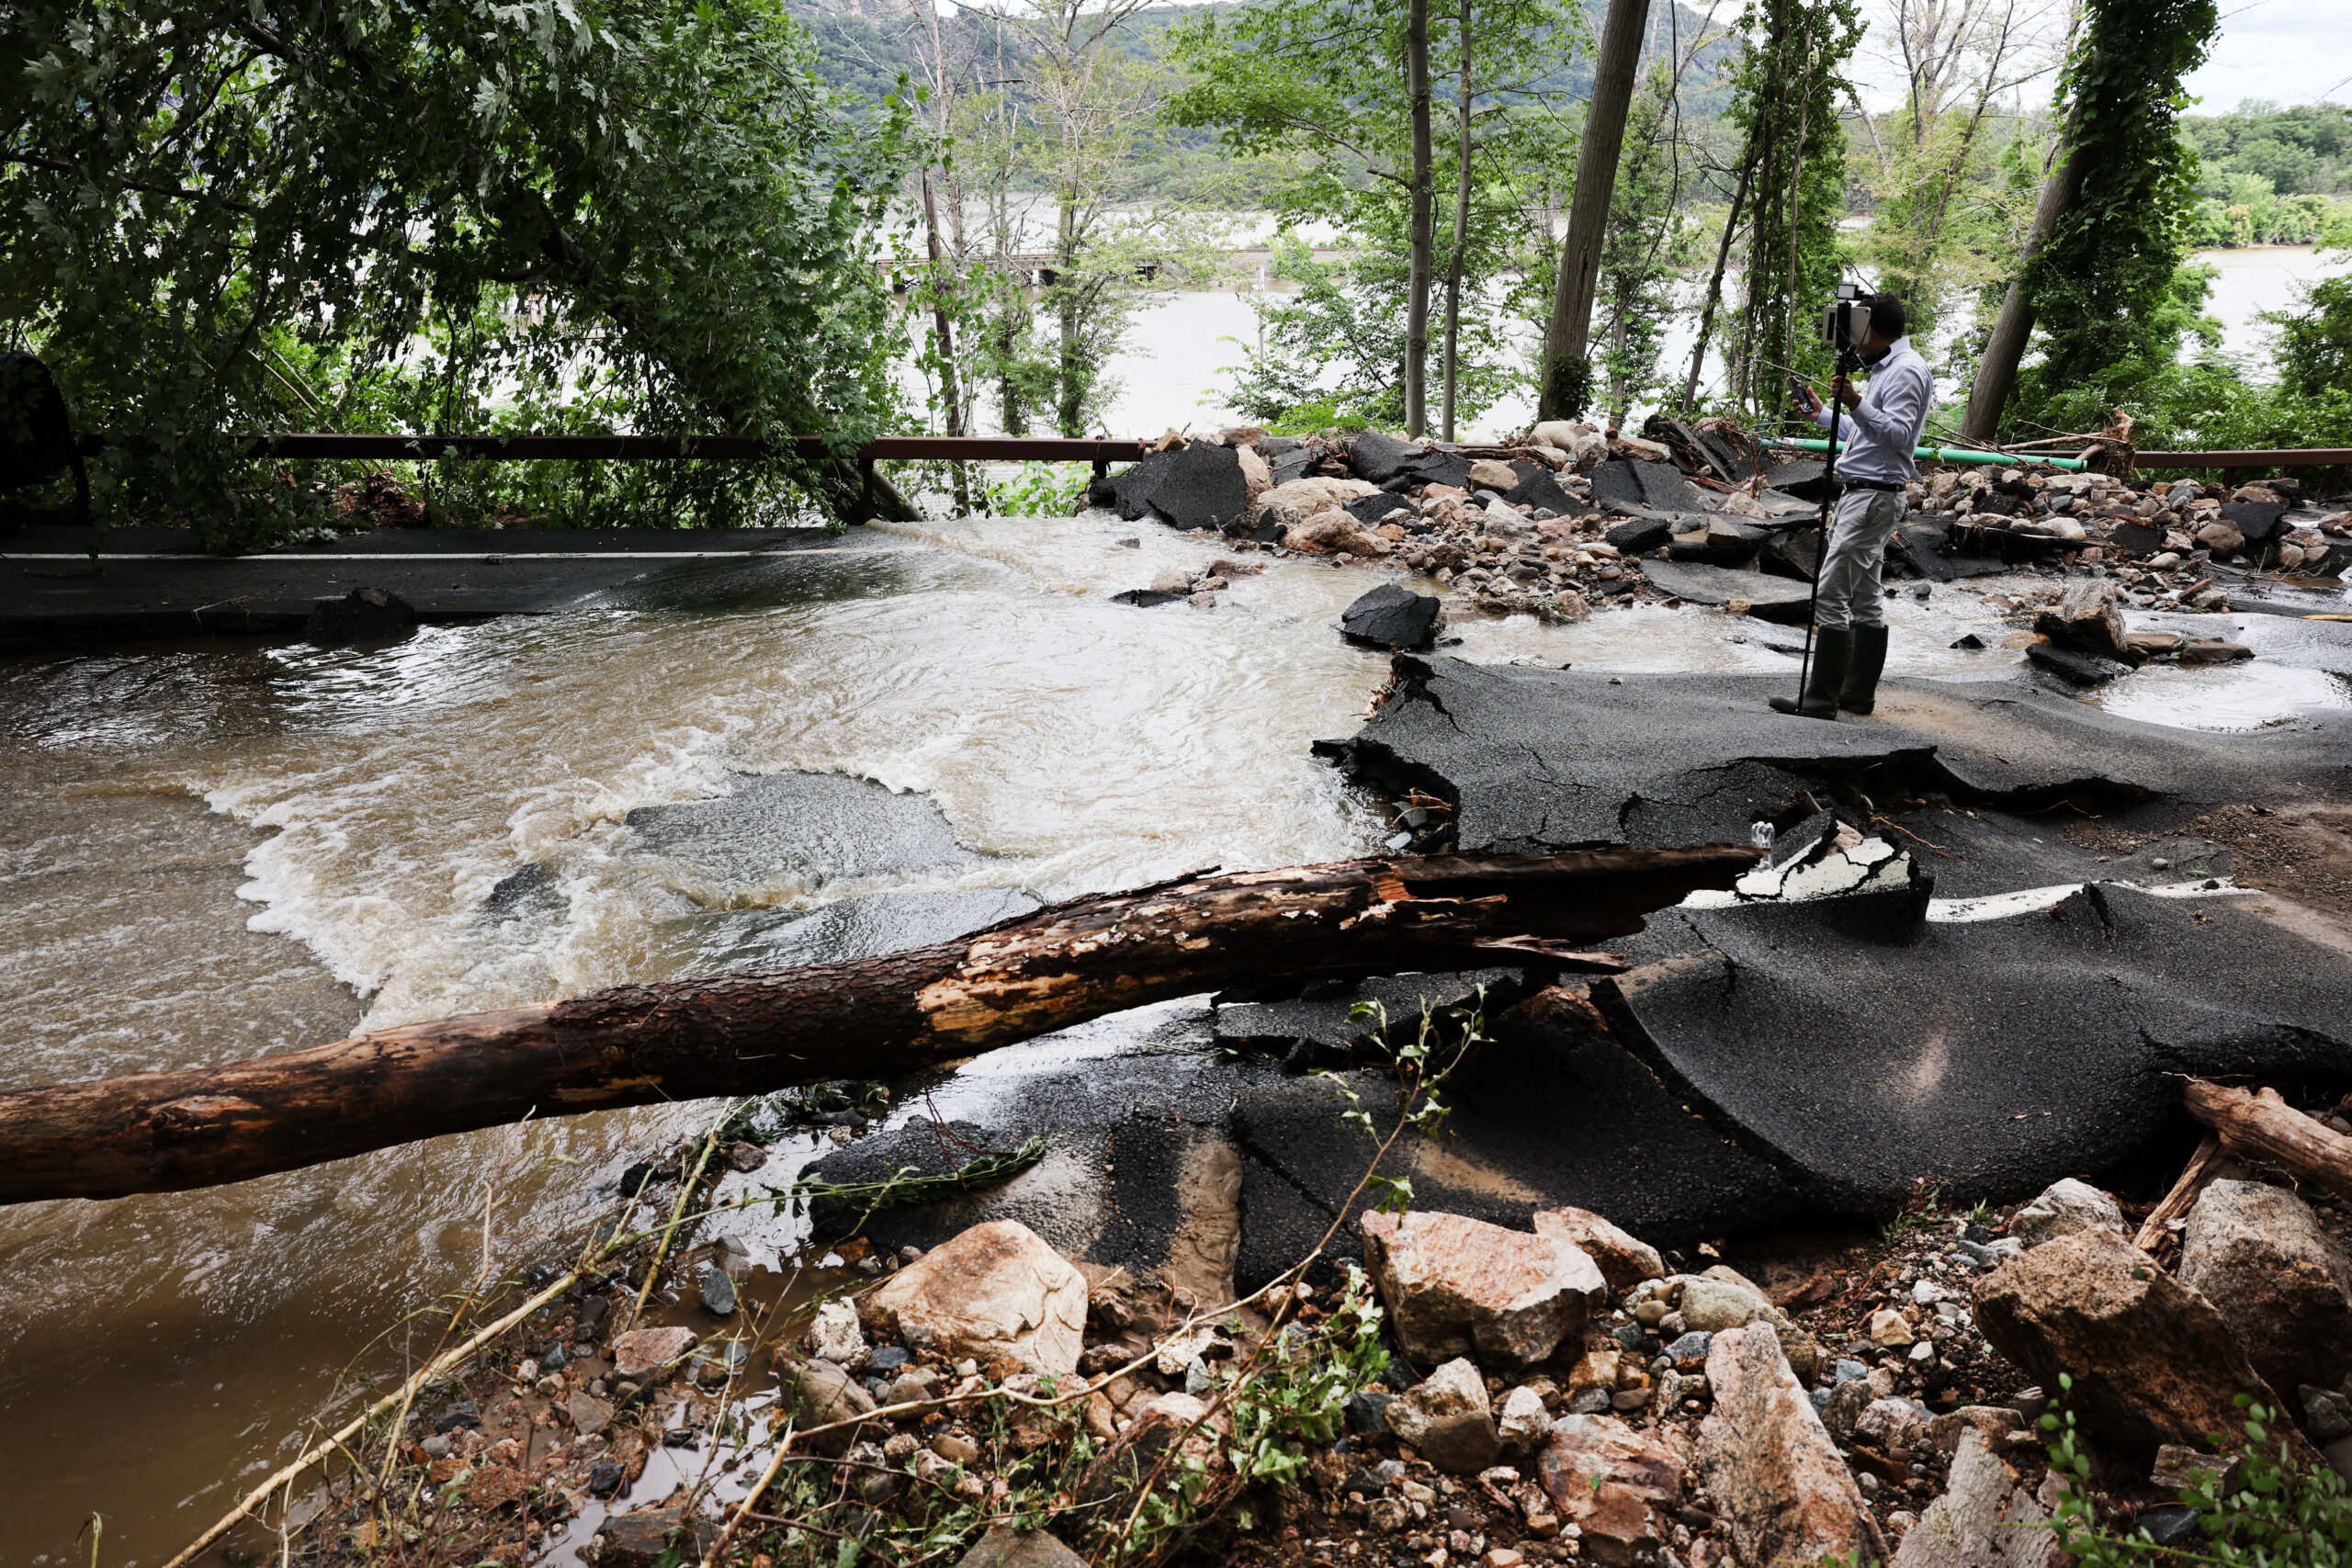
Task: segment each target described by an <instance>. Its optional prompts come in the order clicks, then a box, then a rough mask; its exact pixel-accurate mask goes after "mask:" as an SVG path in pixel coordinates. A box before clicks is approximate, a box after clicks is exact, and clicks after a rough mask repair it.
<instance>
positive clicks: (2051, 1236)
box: [2009, 1176, 2131, 1247]
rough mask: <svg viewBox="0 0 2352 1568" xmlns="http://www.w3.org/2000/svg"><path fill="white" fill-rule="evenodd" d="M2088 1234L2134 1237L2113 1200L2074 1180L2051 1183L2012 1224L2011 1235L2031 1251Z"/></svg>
mask: <svg viewBox="0 0 2352 1568" xmlns="http://www.w3.org/2000/svg"><path fill="white" fill-rule="evenodd" d="M2086 1230H2103V1231H2112V1232H2114V1233H2115V1234H2116V1235H2131V1231H2130V1229H2129V1228H2128V1227H2127V1226H2126V1225H2125V1224H2124V1223H2123V1210H2122V1208H2121V1207H2120V1206H2119V1205H2118V1204H2117V1202H2116V1201H2115V1200H2114V1199H2112V1198H2110V1197H2109V1196H2108V1195H2107V1194H2106V1193H2104V1192H2102V1191H2100V1190H2098V1188H2096V1187H2093V1186H2092V1185H2091V1184H2090V1183H2089V1182H2087V1181H2077V1180H2076V1179H2075V1178H2073V1177H2071V1176H2069V1177H2067V1178H2065V1179H2063V1180H2059V1181H2053V1182H2052V1183H2051V1184H2050V1185H2049V1186H2048V1187H2047V1188H2045V1189H2043V1190H2042V1192H2041V1195H2040V1196H2039V1197H2037V1198H2035V1199H2034V1200H2033V1201H2031V1202H2030V1203H2028V1204H2026V1206H2025V1207H2023V1208H2021V1209H2019V1210H2018V1212H2017V1217H2016V1218H2014V1219H2012V1220H2011V1221H2010V1222H2009V1234H2010V1235H2013V1236H2015V1237H2017V1238H2018V1240H2019V1241H2021V1242H2023V1243H2025V1244H2026V1246H2028V1247H2040V1246H2041V1244H2042V1243H2043V1242H2045V1241H2056V1240H2057V1239H2058V1238H2059V1237H2060V1236H2062V1235H2074V1234H2075V1232H2076V1231H2086Z"/></svg>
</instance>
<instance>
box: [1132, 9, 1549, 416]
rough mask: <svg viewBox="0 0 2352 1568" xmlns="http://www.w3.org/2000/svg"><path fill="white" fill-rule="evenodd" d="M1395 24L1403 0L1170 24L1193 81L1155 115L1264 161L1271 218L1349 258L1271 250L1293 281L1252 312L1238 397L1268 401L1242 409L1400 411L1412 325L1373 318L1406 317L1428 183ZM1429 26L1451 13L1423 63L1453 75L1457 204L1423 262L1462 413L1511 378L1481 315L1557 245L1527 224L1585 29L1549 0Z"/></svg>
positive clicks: (1451, 134) (1499, 340) (1406, 410)
mask: <svg viewBox="0 0 2352 1568" xmlns="http://www.w3.org/2000/svg"><path fill="white" fill-rule="evenodd" d="M1407 19H1408V17H1407V7H1406V6H1404V5H1402V4H1399V3H1398V0H1266V3H1264V4H1261V5H1257V6H1250V7H1249V8H1247V9H1245V10H1239V11H1236V12H1233V13H1231V14H1219V13H1211V14H1209V15H1207V16H1204V17H1200V18H1197V19H1195V20H1194V21H1193V22H1191V23H1189V24H1187V25H1185V26H1183V27H1181V28H1178V29H1177V33H1176V37H1175V42H1174V48H1175V51H1176V55H1177V58H1178V60H1179V62H1181V63H1182V65H1183V66H1184V67H1185V68H1186V69H1187V71H1188V72H1189V73H1191V79H1190V81H1189V82H1188V83H1187V85H1185V86H1184V87H1183V88H1182V89H1181V90H1180V91H1178V92H1176V93H1174V94H1171V95H1170V97H1169V100H1168V104H1167V107H1166V110H1165V113H1166V117H1167V118H1168V119H1169V120H1170V122H1171V123H1173V124H1175V125H1177V126H1179V127H1183V128H1189V129H1205V130H1214V131H1216V134H1217V136H1218V138H1219V140H1220V142H1221V143H1222V145H1223V146H1224V147H1225V148H1226V150H1227V151H1228V152H1233V153H1235V154H1238V155H1240V156H1244V157H1249V158H1252V159H1261V160H1264V164H1263V166H1264V167H1265V169H1266V170H1267V173H1268V175H1269V178H1270V185H1269V186H1268V197H1269V205H1270V206H1271V207H1272V209H1273V210H1274V212H1275V213H1276V215H1277V217H1278V218H1280V219H1282V220H1286V221H1287V222H1290V223H1294V224H1296V223H1306V222H1311V221H1321V222H1328V223H1330V224H1332V225H1334V226H1335V227H1337V228H1338V229H1340V231H1341V232H1342V233H1343V234H1344V235H1345V236H1346V237H1347V240H1348V242H1349V243H1350V244H1351V246H1352V247H1353V249H1354V250H1355V253H1356V255H1355V259H1354V261H1352V262H1351V264H1350V265H1347V266H1346V267H1345V268H1340V269H1333V268H1329V267H1316V266H1314V265H1313V264H1311V262H1309V261H1307V260H1306V259H1304V258H1303V257H1302V256H1300V255H1298V254H1291V255H1289V256H1286V257H1285V259H1284V260H1283V263H1282V265H1283V268H1284V269H1285V270H1284V271H1283V276H1286V277H1291V278H1294V279H1296V280H1297V281H1300V282H1301V283H1302V284H1304V285H1306V287H1305V288H1304V289H1303V291H1302V293H1301V294H1300V296H1299V297H1298V298H1297V299H1293V300H1287V301H1285V300H1282V299H1276V300H1272V301H1269V302H1267V303H1265V304H1263V305H1261V318H1262V319H1263V320H1264V321H1266V323H1267V326H1268V331H1267V334H1266V335H1267V342H1268V344H1269V347H1268V348H1267V350H1266V351H1265V353H1264V355H1262V356H1260V355H1256V353H1255V351H1252V357H1251V358H1250V367H1247V368H1245V371H1244V375H1243V381H1242V385H1241V388H1240V389H1239V390H1238V393H1237V396H1238V397H1239V398H1241V399H1243V400H1244V406H1247V407H1250V408H1252V409H1253V410H1259V411H1265V412H1254V413H1253V417H1259V418H1278V417H1279V416H1280V412H1281V411H1279V410H1273V409H1272V406H1271V404H1272V400H1275V399H1277V398H1279V397H1281V396H1284V395H1292V396H1295V397H1296V399H1297V403H1296V404H1294V405H1293V406H1298V405H1301V404H1317V403H1323V402H1329V403H1332V404H1333V405H1334V406H1335V407H1337V408H1339V409H1341V410H1343V411H1347V412H1351V413H1353V414H1354V415H1355V416H1357V417H1361V418H1366V419H1370V420H1373V421H1374V422H1376V423H1384V424H1388V425H1392V426H1396V425H1405V424H1408V423H1410V415H1411V412H1412V404H1411V399H1410V396H1409V394H1408V375H1407V366H1408V358H1409V344H1408V342H1407V334H1406V333H1404V332H1403V331H1401V330H1399V331H1397V333H1395V335H1394V336H1393V337H1391V336H1390V335H1389V334H1388V333H1387V330H1386V329H1385V326H1384V325H1383V324H1382V323H1383V322H1384V321H1388V320H1392V319H1393V321H1395V322H1397V323H1398V324H1399V325H1400V327H1401V324H1402V323H1404V322H1405V321H1408V319H1409V318H1410V317H1411V316H1412V315H1413V313H1414V312H1413V309H1412V296H1413V292H1414V280H1415V276H1416V271H1415V268H1414V266H1413V264H1412V257H1413V254H1414V251H1415V226H1414V223H1413V214H1414V209H1415V206H1416V202H1417V197H1418V199H1419V200H1420V201H1423V202H1426V201H1427V199H1428V198H1429V197H1430V191H1429V190H1427V189H1426V188H1424V187H1422V186H1418V185H1417V178H1418V177H1419V176H1418V175H1417V168H1418V164H1417V160H1416V158H1415V156H1414V152H1413V126H1412V112H1411V104H1410V102H1409V101H1408V93H1407V90H1406V88H1407V82H1406V76H1407V73H1406V72H1405V70H1404V69H1403V62H1404V58H1405V53H1406V38H1405V35H1406V31H1407ZM1437 19H1438V21H1440V22H1442V23H1445V24H1446V25H1438V26H1432V27H1431V28H1430V30H1429V37H1428V46H1429V48H1428V56H1429V58H1428V69H1429V74H1430V77H1431V79H1433V80H1434V81H1436V82H1441V83H1448V84H1450V85H1451V86H1452V94H1451V96H1453V100H1454V103H1453V108H1454V113H1453V116H1451V117H1450V118H1452V119H1453V124H1452V126H1450V127H1447V128H1445V134H1446V135H1447V136H1448V138H1449V139H1450V140H1451V141H1453V145H1452V146H1451V147H1450V148H1448V149H1446V151H1447V152H1448V153H1449V154H1450V155H1449V156H1448V157H1447V158H1446V160H1445V162H1446V163H1447V164H1449V165H1450V166H1451V167H1450V179H1449V183H1450V184H1451V185H1452V186H1453V192H1452V194H1453V197H1454V200H1453V203H1452V204H1450V205H1451V207H1452V210H1451V211H1450V212H1449V213H1448V214H1447V217H1446V220H1445V221H1444V222H1443V223H1442V225H1441V228H1442V233H1441V235H1440V236H1439V245H1440V253H1441V259H1440V261H1439V262H1438V264H1437V265H1432V266H1431V267H1430V272H1431V273H1433V274H1435V275H1437V276H1438V277H1439V279H1440V282H1439V283H1438V288H1440V289H1441V290H1442V292H1443V293H1445V294H1447V295H1448V296H1450V297H1451V298H1452V299H1454V300H1455V301H1456V302H1457V303H1456V308H1455V309H1454V310H1453V311H1452V312H1451V316H1452V318H1453V322H1454V329H1455V330H1454V333H1453V344H1454V348H1453V355H1452V359H1453V367H1454V373H1453V382H1454V398H1453V412H1454V413H1455V415H1456V416H1457V417H1458V418H1467V417H1473V416H1475V415H1476V413H1477V412H1479V411H1481V410H1482V409H1484V408H1486V407H1488V406H1491V404H1492V403H1493V402H1494V401H1495V400H1497V399H1498V397H1500V396H1501V395H1503V393H1504V392H1506V391H1507V390H1508V389H1510V387H1512V386H1513V385H1514V384H1516V381H1517V379H1518V378H1520V377H1521V375H1522V372H1521V371H1520V370H1519V368H1518V367H1517V366H1516V365H1515V363H1514V358H1515V356H1514V355H1513V352H1512V350H1511V348H1510V344H1508V342H1507V341H1506V339H1505V338H1504V335H1503V334H1502V333H1501V332H1500V331H1499V330H1498V329H1499V323H1498V321H1496V319H1495V316H1494V311H1493V309H1492V307H1493V306H1495V305H1497V304H1500V303H1501V298H1500V297H1501V296H1502V295H1503V293H1504V292H1505V290H1506V288H1508V287H1509V280H1510V277H1511V276H1512V275H1514V274H1516V273H1519V272H1520V271H1521V270H1522V269H1527V268H1531V267H1533V266H1537V265H1540V264H1541V255H1542V253H1543V252H1544V251H1548V250H1550V249H1552V248H1553V246H1554V243H1555V242H1554V241H1553V239H1552V237H1551V235H1550V232H1549V224H1548V221H1544V222H1543V223H1542V224H1541V226H1540V229H1539V224H1538V222H1537V220H1535V219H1534V217H1533V216H1532V215H1533V213H1534V211H1535V209H1537V208H1538V207H1544V209H1546V213H1547V215H1548V209H1549V202H1550V200H1551V199H1552V198H1551V195H1550V193H1551V192H1552V191H1553V190H1554V189H1555V188H1556V179H1557V175H1556V171H1558V170H1559V169H1561V168H1563V167H1565V166H1566V164H1567V163H1568V158H1567V153H1568V152H1569V150H1570V149H1571V148H1572V146H1573V132H1572V130H1571V129H1570V126H1569V124H1568V122H1567V120H1566V118H1565V115H1564V111H1565V109H1566V94H1565V92H1564V91H1563V90H1561V89H1560V88H1559V87H1558V86H1557V85H1555V83H1554V82H1553V81H1552V79H1551V78H1552V76H1553V75H1555V74H1556V67H1557V64H1558V62H1559V59H1560V57H1561V55H1562V54H1563V52H1565V51H1567V50H1570V49H1573V48H1575V47H1576V46H1577V43H1578V42H1579V40H1581V39H1584V38H1585V36H1586V34H1587V31H1588V29H1589V23H1588V22H1587V20H1586V18H1585V17H1584V15H1583V13H1582V11H1581V10H1580V9H1571V8H1570V7H1569V6H1566V5H1564V4H1561V3H1559V0H1482V3H1479V4H1475V5H1473V6H1472V7H1471V8H1470V10H1469V14H1468V18H1467V22H1466V25H1465V24H1464V21H1463V19H1462V17H1461V16H1460V13H1459V11H1458V9H1457V12H1456V15H1455V16H1454V17H1453V18H1451V19H1448V18H1446V17H1443V16H1442V15H1441V16H1440V17H1438V18H1437ZM1465 62H1466V71H1467V81H1466V83H1465V82H1464V72H1465ZM1465 153H1466V156H1465ZM1310 267H1312V268H1313V270H1309V268H1310ZM1310 323H1319V325H1314V326H1311V325H1310ZM1318 345H1325V346H1320V347H1318ZM1302 354H1303V355H1305V357H1301V356H1300V355H1302ZM1441 358H1443V355H1442V353H1441Z"/></svg>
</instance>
